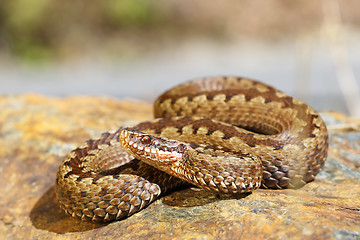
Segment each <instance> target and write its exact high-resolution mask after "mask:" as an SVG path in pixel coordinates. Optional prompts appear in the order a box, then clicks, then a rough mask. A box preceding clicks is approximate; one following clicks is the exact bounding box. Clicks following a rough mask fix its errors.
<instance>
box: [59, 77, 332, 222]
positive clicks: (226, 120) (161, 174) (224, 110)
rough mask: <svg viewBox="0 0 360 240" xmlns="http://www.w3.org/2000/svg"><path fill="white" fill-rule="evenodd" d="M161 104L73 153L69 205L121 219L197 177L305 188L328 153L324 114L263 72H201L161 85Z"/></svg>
mask: <svg viewBox="0 0 360 240" xmlns="http://www.w3.org/2000/svg"><path fill="white" fill-rule="evenodd" d="M154 113H155V118H156V119H155V120H153V121H149V122H143V123H139V124H138V125H136V126H134V127H131V128H121V129H119V130H118V131H116V132H115V133H105V134H104V135H103V136H102V137H101V138H100V139H98V140H89V141H88V142H87V143H86V144H85V145H84V146H82V147H79V148H77V149H75V150H73V151H72V152H71V153H70V154H69V155H68V156H67V158H66V159H65V160H64V161H63V162H62V164H61V165H60V167H59V170H58V174H57V180H56V195H57V198H58V200H59V203H60V206H61V207H62V208H63V209H64V210H65V211H66V212H67V213H69V214H70V215H72V216H73V217H77V218H80V219H89V220H93V221H111V220H117V219H121V218H124V217H127V216H130V215H131V214H133V213H135V212H136V211H139V210H141V209H142V208H144V207H146V206H147V205H148V204H150V203H151V202H152V201H154V200H155V199H156V198H157V197H158V196H159V195H160V194H161V193H164V192H166V191H168V190H170V189H173V188H174V187H178V186H181V185H184V184H189V183H190V184H193V185H196V186H198V187H200V188H204V189H207V190H210V191H214V192H218V193H224V194H238V193H242V192H250V191H253V190H256V189H257V188H258V187H260V185H261V186H262V187H264V188H275V189H276V188H277V189H281V188H289V187H291V188H297V187H301V186H302V185H304V184H305V183H307V182H310V181H312V180H314V179H315V176H316V174H317V173H318V172H319V171H320V169H321V167H322V166H323V165H324V163H325V160H326V155H327V148H328V134H327V130H326V127H325V124H324V123H323V121H322V119H321V117H320V116H319V115H318V114H317V113H316V112H315V111H314V110H313V109H312V108H310V107H309V106H308V105H306V104H305V103H303V102H301V101H299V100H296V99H294V98H292V97H289V96H287V95H286V94H284V93H282V92H280V91H278V90H276V89H274V88H272V87H270V86H267V85H265V84H263V83H260V82H257V81H254V80H249V79H243V78H236V77H213V78H205V79H197V80H193V81H191V82H187V83H184V84H181V85H179V86H177V87H174V88H172V89H170V90H169V91H167V92H165V93H164V94H162V95H161V96H160V97H159V98H158V99H157V100H156V102H155V104H154ZM175 116H179V117H175ZM240 127H241V128H240ZM245 129H247V130H245Z"/></svg>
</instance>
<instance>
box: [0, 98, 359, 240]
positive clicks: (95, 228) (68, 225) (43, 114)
mask: <svg viewBox="0 0 360 240" xmlns="http://www.w3.org/2000/svg"><path fill="white" fill-rule="evenodd" d="M0 116H1V117H0V136H1V137H0V179H1V187H0V190H1V195H0V203H1V207H0V239H80V238H81V239H95V238H96V239H130V238H131V239H144V238H150V239H172V238H174V239H300V238H304V239H360V121H359V120H356V119H350V118H347V117H345V116H343V115H340V114H338V113H330V112H326V113H322V116H323V117H324V119H325V121H326V123H327V125H328V128H329V131H330V133H331V134H330V149H329V157H328V160H327V162H326V164H325V167H324V169H323V171H322V172H321V173H320V174H319V175H318V177H317V178H316V180H315V181H314V182H311V183H309V184H307V185H305V186H304V187H302V188H301V189H297V190H292V189H288V190H265V189H260V190H258V191H256V192H254V193H252V194H250V195H248V196H244V197H242V198H238V199H234V198H224V197H219V196H216V195H213V194H211V193H207V192H206V191H203V190H198V189H194V188H189V189H183V190H180V191H176V192H173V193H171V194H169V195H167V196H165V197H162V198H161V199H159V200H157V201H155V202H154V203H153V204H151V205H150V206H149V207H148V208H146V209H144V210H143V211H141V212H139V213H136V214H134V215H133V216H131V217H129V218H127V219H124V220H122V221H117V222H112V223H109V224H95V223H91V222H81V221H78V220H76V219H73V218H72V217H70V216H67V215H66V214H65V213H64V212H63V211H62V210H61V209H59V207H58V205H57V202H56V198H55V192H54V181H55V175H56V171H57V168H58V165H59V164H60V162H61V160H62V158H63V157H64V156H65V155H66V154H67V153H68V152H69V151H71V149H73V148H75V147H76V146H77V145H79V144H81V143H82V142H84V141H85V140H86V139H89V138H91V137H97V136H99V135H100V133H101V132H103V131H108V130H111V129H117V128H118V127H119V126H124V125H129V124H133V123H135V122H139V121H144V120H147V119H151V118H152V109H151V105H150V104H146V103H141V102H137V101H117V100H114V99H108V98H101V97H71V98H66V99H55V98H48V97H44V96H39V95H35V94H28V95H22V96H2V97H0Z"/></svg>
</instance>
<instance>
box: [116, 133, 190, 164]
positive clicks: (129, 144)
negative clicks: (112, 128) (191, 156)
mask: <svg viewBox="0 0 360 240" xmlns="http://www.w3.org/2000/svg"><path fill="white" fill-rule="evenodd" d="M120 141H121V143H122V145H123V146H124V148H125V149H127V150H128V151H129V152H130V153H132V154H135V155H136V156H137V157H138V158H140V160H143V161H145V162H148V163H149V161H151V162H154V163H155V162H156V163H174V162H176V161H180V160H181V158H182V155H183V153H184V151H185V150H186V149H185V147H184V146H185V145H184V144H183V143H181V142H178V141H174V140H167V139H164V138H159V137H155V136H152V135H149V134H145V133H142V132H138V131H135V130H128V129H123V130H122V132H121V134H120Z"/></svg>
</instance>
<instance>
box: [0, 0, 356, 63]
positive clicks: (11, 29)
mask: <svg viewBox="0 0 360 240" xmlns="http://www.w3.org/2000/svg"><path fill="white" fill-rule="evenodd" d="M357 4H358V3H357V1H356V0H343V1H341V7H342V10H343V11H344V13H345V14H344V16H345V19H344V20H345V21H347V22H348V23H350V24H353V25H357V24H358V23H359V22H360V21H359V18H360V17H359V15H358V14H357V11H356V9H357V7H356V5H357ZM321 22H322V7H321V1H313V0H293V1H288V0H280V1H279V0H269V1H266V2H264V1H260V0H253V1H248V0H231V1H225V2H221V1H217V2H211V4H210V3H209V2H208V1H207V0H195V1H194V0H182V1H177V0H166V1H165V0H93V1H87V0H76V1H71V0H62V1H49V0H1V1H0V54H4V53H5V54H7V55H10V56H16V57H18V58H20V59H24V60H36V59H41V60H49V59H54V58H56V59H57V58H62V57H69V56H70V57H72V56H82V55H84V54H85V55H86V53H88V52H90V51H95V52H107V51H108V52H109V53H112V54H119V55H121V54H126V52H127V51H132V50H134V49H135V50H134V51H138V52H140V53H141V52H142V51H144V50H146V49H148V48H151V47H154V46H157V47H162V46H163V45H164V44H166V43H167V42H168V39H171V41H172V40H174V39H175V40H179V39H180V40H181V39H182V38H184V37H187V36H190V35H191V36H193V35H204V34H205V35H206V36H211V37H213V38H219V39H222V38H225V39H226V38H233V37H234V36H235V37H237V38H243V37H249V36H250V37H258V38H261V39H266V40H271V39H276V38H279V37H282V36H284V35H286V34H294V33H295V34H298V33H299V32H306V31H311V30H313V29H316V28H317V27H318V26H319V25H320V24H321ZM129 49H130V50H129ZM131 49H132V50H131Z"/></svg>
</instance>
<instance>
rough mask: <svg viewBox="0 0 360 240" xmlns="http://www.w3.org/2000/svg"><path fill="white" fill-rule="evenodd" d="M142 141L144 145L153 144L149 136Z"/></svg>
mask: <svg viewBox="0 0 360 240" xmlns="http://www.w3.org/2000/svg"><path fill="white" fill-rule="evenodd" d="M140 141H141V143H142V144H145V145H147V144H149V143H150V142H151V138H150V137H149V136H144V137H142V138H141V140H140Z"/></svg>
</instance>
